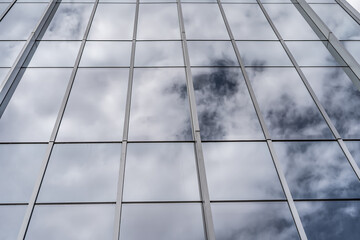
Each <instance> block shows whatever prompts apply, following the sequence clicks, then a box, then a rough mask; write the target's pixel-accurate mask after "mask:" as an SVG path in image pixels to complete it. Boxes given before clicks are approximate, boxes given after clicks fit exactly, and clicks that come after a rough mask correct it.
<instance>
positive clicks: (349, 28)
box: [311, 4, 360, 40]
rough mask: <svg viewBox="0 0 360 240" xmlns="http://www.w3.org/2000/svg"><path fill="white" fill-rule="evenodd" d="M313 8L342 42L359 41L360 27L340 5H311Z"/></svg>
mask: <svg viewBox="0 0 360 240" xmlns="http://www.w3.org/2000/svg"><path fill="white" fill-rule="evenodd" d="M311 8H312V9H313V10H314V11H315V12H316V13H317V14H318V15H319V16H320V18H321V20H323V21H324V23H325V24H326V25H327V26H328V28H330V29H331V31H332V32H334V34H335V36H336V37H337V38H338V39H340V40H359V39H360V26H359V24H357V23H356V22H355V20H354V19H352V18H351V17H350V15H349V14H347V13H346V12H345V10H344V9H342V8H341V7H340V5H338V4H311Z"/></svg>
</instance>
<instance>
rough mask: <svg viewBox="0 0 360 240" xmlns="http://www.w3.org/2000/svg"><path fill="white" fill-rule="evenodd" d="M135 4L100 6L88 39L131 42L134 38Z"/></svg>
mask: <svg viewBox="0 0 360 240" xmlns="http://www.w3.org/2000/svg"><path fill="white" fill-rule="evenodd" d="M134 18H135V5H134V4H99V5H98V7H97V9H96V13H95V16H94V20H93V22H92V24H91V29H90V32H89V36H88V39H92V40H94V39H96V40H110V39H112V40H120V39H126V40H130V39H132V36H133V30H134Z"/></svg>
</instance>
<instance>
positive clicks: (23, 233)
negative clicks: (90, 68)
mask: <svg viewBox="0 0 360 240" xmlns="http://www.w3.org/2000/svg"><path fill="white" fill-rule="evenodd" d="M53 2H56V0H53ZM98 2H99V0H96V1H95V3H94V7H93V9H92V12H91V15H90V18H89V21H88V24H87V27H86V30H85V33H84V36H83V39H82V42H81V46H80V49H79V52H78V55H77V58H76V61H75V64H74V68H73V71H72V73H71V76H70V79H69V83H68V86H67V89H66V92H65V95H64V98H63V101H62V104H61V107H60V110H59V112H58V116H57V119H56V122H55V125H54V128H53V131H52V134H51V137H50V140H49V143H48V148H47V152H46V155H45V158H44V160H43V163H42V165H41V169H40V172H39V175H38V178H37V180H36V182H35V186H34V189H33V192H32V195H31V198H30V201H29V204H28V207H27V210H26V213H25V217H24V219H23V222H22V225H21V229H20V232H19V234H18V237H17V240H23V239H25V236H26V232H27V228H28V226H29V223H30V219H31V216H32V213H33V211H34V207H35V202H36V199H37V196H38V194H39V191H40V187H41V184H42V181H43V178H44V175H45V172H46V168H47V165H48V163H49V159H50V155H51V152H52V150H53V147H54V141H55V138H56V134H57V132H58V130H59V126H60V122H61V119H62V116H63V115H64V111H65V107H66V103H67V100H68V98H69V95H70V92H71V87H72V85H73V83H74V78H75V75H76V72H77V69H78V66H79V63H80V58H81V55H82V52H83V50H84V47H85V42H86V38H87V36H88V34H89V30H90V26H91V22H92V20H93V18H94V15H95V11H96V8H97V5H98Z"/></svg>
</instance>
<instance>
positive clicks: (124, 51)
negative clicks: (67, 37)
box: [80, 42, 131, 67]
mask: <svg viewBox="0 0 360 240" xmlns="http://www.w3.org/2000/svg"><path fill="white" fill-rule="evenodd" d="M130 53H131V42H87V43H86V45H85V49H84V53H83V55H82V58H81V61H80V67H119V66H124V67H128V66H130Z"/></svg>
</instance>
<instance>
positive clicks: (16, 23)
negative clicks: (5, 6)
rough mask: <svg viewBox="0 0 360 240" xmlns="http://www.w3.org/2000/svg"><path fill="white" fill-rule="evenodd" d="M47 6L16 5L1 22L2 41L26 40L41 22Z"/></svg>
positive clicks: (0, 36) (0, 33) (33, 4)
mask: <svg viewBox="0 0 360 240" xmlns="http://www.w3.org/2000/svg"><path fill="white" fill-rule="evenodd" d="M46 6H47V4H41V3H40V4H39V3H27V4H19V3H16V4H15V5H14V6H13V7H12V8H11V11H9V12H8V13H7V14H6V16H5V17H4V19H3V20H2V21H1V22H0V39H1V40H26V39H27V38H28V37H29V36H30V33H31V32H32V31H33V30H34V28H35V26H36V24H37V23H38V21H39V20H40V17H41V15H42V14H43V12H44V10H45V8H46Z"/></svg>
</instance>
